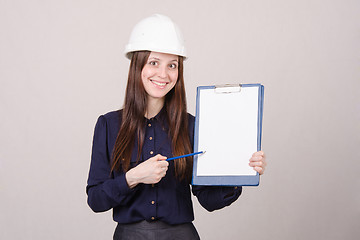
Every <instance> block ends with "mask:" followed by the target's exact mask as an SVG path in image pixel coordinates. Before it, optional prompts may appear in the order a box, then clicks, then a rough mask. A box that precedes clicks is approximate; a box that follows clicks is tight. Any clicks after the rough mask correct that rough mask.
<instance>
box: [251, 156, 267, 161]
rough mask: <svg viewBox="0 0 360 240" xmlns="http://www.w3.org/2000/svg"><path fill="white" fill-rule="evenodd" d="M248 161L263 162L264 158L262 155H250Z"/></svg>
mask: <svg viewBox="0 0 360 240" xmlns="http://www.w3.org/2000/svg"><path fill="white" fill-rule="evenodd" d="M249 161H250V162H265V158H264V157H263V156H255V157H251V158H250V160H249Z"/></svg>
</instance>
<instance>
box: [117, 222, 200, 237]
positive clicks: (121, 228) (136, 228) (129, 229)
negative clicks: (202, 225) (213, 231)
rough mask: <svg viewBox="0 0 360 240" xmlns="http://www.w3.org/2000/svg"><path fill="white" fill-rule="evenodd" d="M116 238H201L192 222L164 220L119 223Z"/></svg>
mask: <svg viewBox="0 0 360 240" xmlns="http://www.w3.org/2000/svg"><path fill="white" fill-rule="evenodd" d="M113 239H114V240H178V239H179V240H184V239H186V240H199V239H200V237H199V235H198V233H197V231H196V229H195V227H194V225H193V224H192V223H184V224H179V225H169V224H166V223H164V222H160V221H154V222H147V221H141V222H138V223H131V224H118V225H117V227H116V229H115V232H114V238H113Z"/></svg>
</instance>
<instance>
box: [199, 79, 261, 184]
mask: <svg viewBox="0 0 360 240" xmlns="http://www.w3.org/2000/svg"><path fill="white" fill-rule="evenodd" d="M263 105H264V86H263V85H261V84H259V83H256V84H237V85H221V86H200V87H198V88H197V95H196V117H195V130H194V131H195V132H194V152H198V151H206V153H205V154H201V155H196V156H194V158H193V159H194V162H193V178H192V184H193V185H209V186H219V185H220V186H258V185H259V180H260V176H259V173H257V172H256V171H255V170H253V168H252V167H250V166H249V159H250V158H251V156H252V154H253V153H254V152H256V151H260V150H261V132H262V116H263Z"/></svg>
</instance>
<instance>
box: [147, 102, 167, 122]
mask: <svg viewBox="0 0 360 240" xmlns="http://www.w3.org/2000/svg"><path fill="white" fill-rule="evenodd" d="M164 103H165V98H161V99H158V98H157V99H152V98H148V104H147V108H146V113H145V117H146V118H147V119H150V118H153V117H155V116H156V115H157V114H158V113H159V112H160V111H161V109H162V108H163V106H164Z"/></svg>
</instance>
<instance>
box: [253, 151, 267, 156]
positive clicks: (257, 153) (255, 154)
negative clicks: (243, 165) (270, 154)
mask: <svg viewBox="0 0 360 240" xmlns="http://www.w3.org/2000/svg"><path fill="white" fill-rule="evenodd" d="M252 156H253V157H257V156H265V153H264V152H263V151H258V152H254V153H253V155H252Z"/></svg>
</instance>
